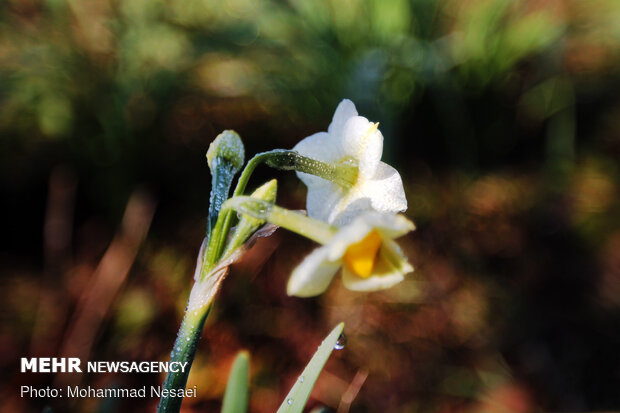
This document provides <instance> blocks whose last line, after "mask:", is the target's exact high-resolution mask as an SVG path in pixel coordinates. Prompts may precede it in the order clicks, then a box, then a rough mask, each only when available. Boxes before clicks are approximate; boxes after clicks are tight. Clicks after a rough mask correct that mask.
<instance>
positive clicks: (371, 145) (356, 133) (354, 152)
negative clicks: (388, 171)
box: [340, 116, 383, 179]
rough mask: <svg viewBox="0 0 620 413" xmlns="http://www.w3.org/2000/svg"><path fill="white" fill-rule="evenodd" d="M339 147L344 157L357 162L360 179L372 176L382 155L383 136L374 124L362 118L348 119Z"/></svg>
mask: <svg viewBox="0 0 620 413" xmlns="http://www.w3.org/2000/svg"><path fill="white" fill-rule="evenodd" d="M340 145H341V146H342V150H343V152H344V154H345V155H347V156H350V157H351V158H353V159H354V160H356V161H357V162H358V167H359V177H360V178H364V179H368V178H370V177H372V176H374V174H375V171H376V170H377V166H378V165H379V161H380V160H381V155H382V154H383V135H382V134H381V132H380V131H379V129H378V125H377V124H376V123H372V122H369V121H368V119H366V118H364V117H362V116H355V117H353V118H351V119H349V120H348V121H347V123H346V124H345V125H344V132H343V135H342V140H341V143H340Z"/></svg>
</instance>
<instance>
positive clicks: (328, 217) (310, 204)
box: [306, 179, 344, 223]
mask: <svg viewBox="0 0 620 413" xmlns="http://www.w3.org/2000/svg"><path fill="white" fill-rule="evenodd" d="M343 193H344V189H343V188H342V187H340V186H338V185H336V184H335V183H333V182H331V181H327V180H324V179H323V180H322V181H321V182H314V183H313V184H312V185H308V195H307V196H306V210H307V211H308V216H309V217H310V218H314V219H318V220H320V221H324V222H328V223H331V221H332V220H333V217H335V216H337V214H338V211H339V207H338V205H339V203H340V202H341V201H342V197H343Z"/></svg>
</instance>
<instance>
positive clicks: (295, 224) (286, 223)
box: [222, 196, 337, 244]
mask: <svg viewBox="0 0 620 413" xmlns="http://www.w3.org/2000/svg"><path fill="white" fill-rule="evenodd" d="M227 209H234V210H236V211H237V212H240V213H242V214H246V215H250V216H253V217H254V218H257V219H263V220H265V221H267V222H270V223H272V224H275V225H277V226H279V227H282V228H285V229H288V230H289V231H293V232H295V233H297V234H300V235H302V236H304V237H306V238H309V239H311V240H313V241H316V242H318V243H319V244H327V243H328V242H329V241H330V240H331V239H332V238H333V236H334V234H335V233H336V231H337V228H336V227H334V226H332V225H329V224H327V223H326V222H323V221H319V220H316V219H314V218H310V217H308V216H306V215H304V214H300V213H298V212H294V211H290V210H288V209H285V208H280V207H279V206H276V205H273V204H272V203H269V202H265V201H263V200H261V199H256V198H252V197H249V196H236V197H233V198H231V199H229V200H228V201H226V202H225V203H224V205H222V211H225V210H227Z"/></svg>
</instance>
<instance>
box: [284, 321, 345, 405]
mask: <svg viewBox="0 0 620 413" xmlns="http://www.w3.org/2000/svg"><path fill="white" fill-rule="evenodd" d="M343 330H344V323H340V324H338V325H337V326H336V328H334V329H333V330H332V332H331V333H329V335H328V336H327V337H326V338H325V340H323V342H322V343H321V345H320V346H319V348H318V349H317V351H316V353H314V356H312V360H310V362H309V363H308V365H307V366H306V368H305V369H304V371H303V372H302V373H301V376H299V377H298V378H297V381H296V382H295V384H294V385H293V387H292V388H291V391H290V392H289V393H288V394H287V395H286V397H285V398H284V401H283V402H282V404H281V405H280V408H279V409H278V413H301V412H302V411H303V409H304V406H305V405H306V402H307V401H308V397H310V392H311V391H312V388H313V387H314V383H315V382H316V380H317V379H318V378H319V374H320V373H321V370H323V366H325V363H326V362H327V359H328V358H329V356H330V354H332V351H334V346H335V345H336V342H337V341H338V338H339V337H340V335H341V334H342V331H343Z"/></svg>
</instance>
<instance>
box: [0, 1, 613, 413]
mask: <svg viewBox="0 0 620 413" xmlns="http://www.w3.org/2000/svg"><path fill="white" fill-rule="evenodd" d="M619 21H620V3H619V2H617V1H615V0H597V1H589V2H583V1H579V0H545V1H540V0H539V1H535V0H522V1H508V0H468V1H462V0H461V1H457V0H445V1H438V0H410V1H407V0H368V1H362V0H348V1H344V2H343V1H337V0H319V1H311V2H303V1H295V0H291V1H288V2H287V1H265V2H252V1H249V0H235V1H228V2H223V3H220V2H213V3H211V2H207V1H202V0H200V1H199V0H187V1H183V2H180V1H179V2H177V1H163V0H162V1H150V0H130V1H113V0H85V1H65V0H47V1H36V0H8V1H6V2H3V3H2V5H0V76H1V77H0V79H1V81H0V199H1V202H0V213H1V216H2V217H3V219H2V237H0V271H1V274H2V288H1V289H0V302H1V303H2V304H1V305H2V324H1V327H0V350H1V351H0V366H1V367H2V370H3V373H2V380H1V385H2V387H1V388H0V398H1V399H2V400H3V402H2V403H0V410H1V411H7V412H22V411H23V412H38V411H41V410H42V409H43V407H44V406H46V405H48V404H49V405H50V406H51V407H52V408H54V411H59V412H62V411H78V412H82V411H89V412H90V411H99V412H107V411H136V412H142V411H153V409H154V406H155V404H156V401H154V400H150V401H146V402H145V401H143V400H139V401H136V400H133V401H132V400H124V401H113V400H97V399H92V400H68V399H58V400H54V401H51V402H49V401H48V400H45V399H28V398H20V397H19V394H18V390H19V386H21V385H25V384H28V385H33V386H36V387H45V386H48V385H50V386H61V385H64V384H66V383H72V382H73V383H74V382H81V383H82V384H83V385H87V384H90V385H93V386H97V387H107V386H122V387H139V386H142V385H145V384H146V385H156V384H159V383H160V382H161V381H162V377H160V376H158V375H154V374H150V375H84V376H79V377H78V375H58V376H57V377H56V376H53V375H44V374H41V375H25V374H20V373H19V372H18V371H19V358H20V357H23V356H60V355H63V354H65V355H72V354H80V355H82V356H83V357H84V360H137V361H142V360H166V358H167V355H168V353H169V351H170V349H171V346H172V343H173V341H174V337H175V335H176V331H177V328H178V326H179V322H180V319H181V317H182V314H183V309H184V306H185V303H186V299H187V295H188V292H189V288H190V287H191V283H192V274H193V267H194V260H195V256H196V254H197V251H198V248H199V245H200V242H201V240H202V237H203V234H204V227H205V223H206V211H207V202H208V195H209V187H210V175H209V171H208V167H207V164H206V160H205V158H204V154H205V153H206V150H207V148H208V145H209V143H210V142H211V141H212V140H213V138H214V137H215V136H216V135H217V134H218V133H219V132H220V131H222V130H223V129H235V130H237V131H238V132H239V133H240V135H241V136H242V138H243V140H244V142H245V145H246V153H247V154H248V157H249V156H251V155H253V154H254V153H256V152H260V151H264V150H270V149H273V148H277V147H281V148H291V147H292V146H294V145H295V143H296V142H298V141H299V140H300V139H302V138H304V137H305V136H308V135H310V134H312V133H315V132H317V131H321V130H326V129H327V126H328V124H329V122H330V119H331V116H332V114H333V111H334V109H335V108H336V106H337V104H338V103H339V102H340V100H341V99H343V98H350V99H352V100H353V101H354V102H355V103H356V105H357V108H358V111H359V112H360V114H362V115H363V116H366V117H368V118H369V119H370V120H371V121H378V122H380V129H381V131H382V132H383V135H384V136H385V150H384V156H383V160H384V161H386V162H388V163H390V164H391V165H394V166H395V167H396V168H397V169H398V170H399V171H400V173H401V175H402V177H403V180H404V183H405V190H406V193H407V197H408V201H409V209H408V211H407V215H408V216H409V217H410V218H411V219H413V220H414V221H415V222H416V224H417V227H418V229H417V230H416V231H415V232H413V233H411V234H410V235H408V236H407V237H405V238H403V239H402V240H401V245H402V246H403V248H404V250H405V251H406V253H407V255H408V256H409V257H410V261H411V262H412V263H413V264H414V265H415V267H416V272H415V273H413V274H412V275H410V276H409V277H408V278H407V280H406V281H405V282H403V283H402V284H400V285H399V286H397V287H394V288H392V289H390V290H387V291H384V292H376V293H371V294H359V293H354V292H350V291H348V290H346V289H344V288H343V287H342V285H341V283H340V281H339V280H336V281H335V282H334V283H333V284H332V286H331V287H330V289H329V290H328V291H327V293H325V294H324V295H323V296H321V297H318V298H313V299H299V298H291V297H287V296H286V294H285V285H286V280H287V278H288V275H289V274H290V271H291V269H292V268H293V267H294V266H295V265H296V263H298V262H299V261H300V260H301V259H302V258H303V256H304V254H306V253H308V252H309V251H310V250H311V249H312V247H313V245H312V243H311V242H309V241H306V240H304V239H301V238H300V237H298V236H296V235H294V234H291V233H287V232H286V231H278V232H277V233H276V234H275V235H274V236H272V237H271V238H268V239H265V240H262V241H261V242H259V243H258V244H257V245H256V247H255V249H254V250H253V251H252V252H251V253H250V254H249V255H248V256H247V257H246V258H245V259H244V260H243V261H242V262H241V263H239V264H238V265H236V266H235V267H234V268H233V271H232V273H231V274H230V276H229V278H228V279H227V280H226V282H225V284H224V287H223V289H222V291H221V293H220V295H219V297H218V299H217V303H216V306H215V310H214V312H213V313H212V314H211V316H210V318H209V320H208V322H207V327H206V328H205V332H204V334H203V340H202V341H201V347H200V348H199V351H198V356H197V359H196V362H195V363H194V368H193V371H192V376H191V377H190V385H194V384H195V385H197V386H198V389H199V391H198V398H196V399H191V400H187V401H186V402H185V403H184V409H185V411H188V412H190V411H195V412H211V411H219V400H221V397H222V393H223V389H224V386H225V381H226V378H227V375H228V370H229V368H230V363H231V362H232V359H233V357H234V355H235V354H236V352H237V351H238V350H240V349H243V348H245V349H248V350H249V351H250V352H251V354H252V399H251V410H252V411H253V412H268V411H274V410H275V409H276V408H277V406H278V405H279V403H280V402H281V401H282V398H283V397H284V395H285V394H286V392H287V391H288V388H289V386H290V385H291V383H292V381H293V380H294V379H295V377H296V374H298V373H299V371H301V369H302V368H303V366H304V365H305V363H306V362H307V360H309V358H310V357H311V355H312V353H313V351H314V349H315V348H316V345H317V344H318V343H319V342H320V340H321V339H322V337H323V336H324V335H326V334H327V333H328V332H329V330H330V329H331V328H332V327H333V326H334V325H335V324H337V323H338V322H339V321H345V322H346V332H347V336H348V345H347V347H346V349H345V350H343V351H340V352H336V353H335V354H334V355H333V356H332V359H331V360H330V362H329V363H328V365H327V368H326V371H325V372H324V373H323V375H322V376H321V379H320V380H319V382H318V384H317V387H316V389H315V392H314V394H313V398H311V401H310V406H319V405H324V406H327V407H329V408H330V409H333V410H334V411H336V410H337V411H339V412H346V411H347V409H348V408H349V407H350V408H351V411H356V412H377V411H378V412H386V413H387V412H411V411H415V412H453V411H458V412H461V411H463V412H470V411H471V412H480V411H488V412H529V411H540V410H545V411H570V412H577V411H579V412H583V411H595V410H596V411H600V410H614V409H620V399H619V398H620V396H619V393H618V389H619V388H620V360H619V358H620V356H619V355H618V354H619V353H618V348H619V345H620V197H619V185H618V183H619V181H620V170H619V164H618V160H619V159H620V93H619V92H620V88H619V86H620V64H619V63H620V60H619V59H620V26H619V25H618V22H619ZM272 176H276V177H277V178H278V180H279V196H278V203H279V204H280V205H284V206H287V207H290V208H296V209H299V208H303V206H304V198H305V188H304V187H303V185H302V184H301V183H300V182H299V181H298V180H297V179H296V178H295V176H294V174H291V173H281V172H274V171H272V170H268V169H267V168H266V167H261V168H259V170H258V171H257V173H256V174H255V176H254V177H253V179H252V182H251V183H250V187H252V188H253V187H256V186H258V185H259V184H260V183H262V182H264V181H265V180H266V179H268V178H270V177H272ZM151 218H152V220H151ZM364 379H365V380H364ZM351 383H353V384H351ZM360 383H363V385H362V386H361V388H359V386H360ZM347 389H348V390H347ZM356 390H359V394H358V395H357V397H356V398H355V400H354V402H353V404H352V405H350V406H349V405H348V403H347V402H346V397H345V398H343V394H345V393H347V391H348V394H351V392H353V393H354V392H355V391H356Z"/></svg>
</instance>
